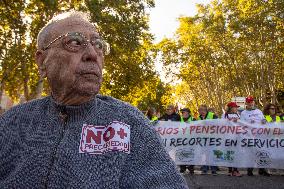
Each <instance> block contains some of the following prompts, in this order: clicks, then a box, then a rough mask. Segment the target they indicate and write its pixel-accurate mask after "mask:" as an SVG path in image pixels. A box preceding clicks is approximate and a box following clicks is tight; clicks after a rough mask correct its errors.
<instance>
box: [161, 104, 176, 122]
mask: <svg viewBox="0 0 284 189" xmlns="http://www.w3.org/2000/svg"><path fill="white" fill-rule="evenodd" d="M159 120H161V121H180V115H179V114H177V113H176V109H175V106H174V105H172V104H170V105H168V106H167V109H166V113H165V114H164V115H163V116H162V117H160V119H159Z"/></svg>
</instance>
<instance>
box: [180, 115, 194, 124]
mask: <svg viewBox="0 0 284 189" xmlns="http://www.w3.org/2000/svg"><path fill="white" fill-rule="evenodd" d="M192 121H193V118H192V117H191V116H190V117H189V118H188V120H187V121H184V119H183V117H180V122H182V123H184V122H185V123H190V122H192Z"/></svg>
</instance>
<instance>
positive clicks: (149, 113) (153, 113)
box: [146, 107, 158, 122]
mask: <svg viewBox="0 0 284 189" xmlns="http://www.w3.org/2000/svg"><path fill="white" fill-rule="evenodd" d="M146 116H147V118H148V119H149V120H150V122H154V121H158V117H157V112H156V109H155V108H153V107H150V108H149V109H148V110H147V112H146Z"/></svg>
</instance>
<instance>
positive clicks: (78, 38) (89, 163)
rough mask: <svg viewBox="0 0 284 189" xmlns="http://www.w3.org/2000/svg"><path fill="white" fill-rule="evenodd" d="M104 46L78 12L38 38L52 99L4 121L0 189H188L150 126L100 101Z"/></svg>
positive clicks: (126, 109)
mask: <svg viewBox="0 0 284 189" xmlns="http://www.w3.org/2000/svg"><path fill="white" fill-rule="evenodd" d="M107 50H108V49H107V46H106V44H105V42H104V41H103V40H102V38H101V37H100V35H99V33H98V32H97V30H96V28H95V27H94V26H93V25H92V24H90V22H89V21H88V20H87V19H86V18H85V17H84V16H83V15H82V13H78V12H69V13H65V14H62V15H59V16H58V17H55V18H54V19H53V20H52V21H51V22H49V23H48V24H47V25H46V26H45V27H44V28H43V29H42V30H41V31H40V33H39V35H38V51H37V52H36V62H37V64H38V67H39V71H40V74H41V76H42V77H47V80H48V83H49V85H50V89H51V96H48V97H46V98H43V99H39V100H34V101H31V102H28V103H26V104H23V105H19V106H16V107H14V108H12V109H11V110H10V111H8V112H6V113H5V114H4V115H3V116H2V117H1V121H0V188H1V189H3V188H29V189H30V188H102V189H106V188H111V189H113V188H141V189H142V188H145V189H146V188H168V189H173V188H187V186H186V184H185V182H184V180H183V179H182V177H181V176H180V175H179V173H178V172H177V170H176V168H175V164H174V163H173V162H172V161H171V159H170V157H169V156H168V154H167V153H166V151H165V150H164V149H163V147H162V145H161V143H160V139H159V137H158V136H157V134H156V133H155V131H154V130H153V129H152V128H151V127H150V123H149V121H147V120H146V119H145V118H144V115H143V114H142V113H141V112H139V111H138V110H137V109H136V108H134V107H132V106H130V105H128V104H127V103H124V102H121V101H119V100H116V99H114V98H111V97H108V96H101V95H97V94H98V92H99V89H100V85H101V82H102V69H103V58H104V53H107Z"/></svg>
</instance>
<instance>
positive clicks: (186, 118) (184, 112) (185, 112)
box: [180, 108, 195, 123]
mask: <svg viewBox="0 0 284 189" xmlns="http://www.w3.org/2000/svg"><path fill="white" fill-rule="evenodd" d="M180 112H181V122H182V123H183V122H185V123H190V122H192V121H195V118H194V117H193V116H192V115H191V111H190V109H188V108H183V109H181V110H180Z"/></svg>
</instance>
